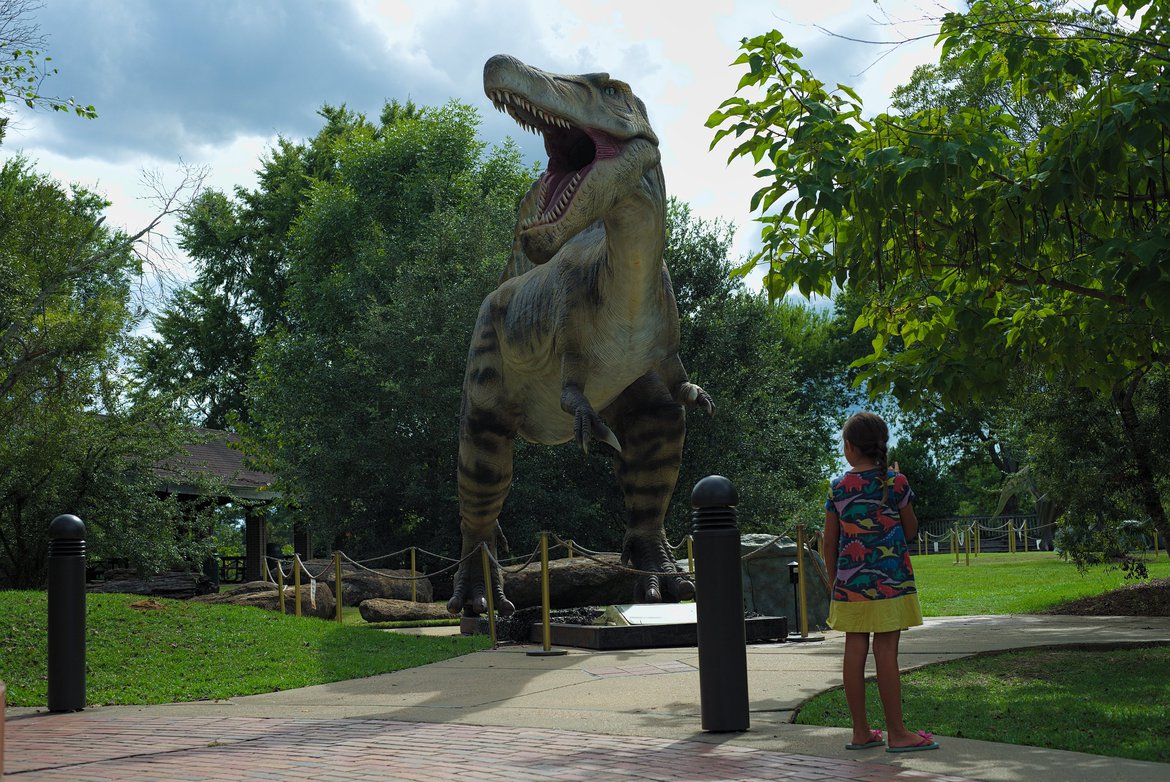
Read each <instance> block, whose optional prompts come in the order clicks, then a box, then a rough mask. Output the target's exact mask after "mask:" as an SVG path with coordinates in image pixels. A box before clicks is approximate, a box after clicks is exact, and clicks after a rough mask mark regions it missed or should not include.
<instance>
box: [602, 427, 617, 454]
mask: <svg viewBox="0 0 1170 782" xmlns="http://www.w3.org/2000/svg"><path fill="white" fill-rule="evenodd" d="M602 428H603V429H605V433H604V434H603V435H602V438H601V439H602V441H603V442H605V444H606V445H608V446H609V447H610V448H612V449H614V450H615V451H617V452H618V453H621V452H622V444H621V443H619V442H618V439H617V435H615V434H614V433H613V432H612V431H611V430H610V428H609V427H608V426H604V425H603V426H602Z"/></svg>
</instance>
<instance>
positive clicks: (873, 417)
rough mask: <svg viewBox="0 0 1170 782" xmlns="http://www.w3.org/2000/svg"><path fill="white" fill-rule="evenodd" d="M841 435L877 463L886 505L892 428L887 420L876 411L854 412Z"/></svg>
mask: <svg viewBox="0 0 1170 782" xmlns="http://www.w3.org/2000/svg"><path fill="white" fill-rule="evenodd" d="M841 436H842V437H844V438H845V439H846V440H848V441H849V442H851V443H852V444H853V447H854V448H856V449H857V450H858V451H860V452H861V455H862V456H864V457H866V458H867V459H873V460H874V462H876V463H877V466H878V474H879V475H881V481H882V505H885V504H886V499H887V497H888V496H889V492H890V482H889V480H888V476H889V461H888V458H887V455H886V449H887V447H888V446H887V443H888V442H889V439H890V429H889V427H888V426H886V422H885V421H883V420H882V418H881V416H879V415H878V414H876V413H854V414H853V415H851V416H850V417H849V420H848V421H846V422H845V427H844V428H843V429H842V430H841Z"/></svg>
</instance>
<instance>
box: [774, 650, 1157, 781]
mask: <svg viewBox="0 0 1170 782" xmlns="http://www.w3.org/2000/svg"><path fill="white" fill-rule="evenodd" d="M1167 671H1170V646H1161V647H1150V648H1139V649H1113V650H1101V651H1086V650H1083V649H1069V650H1054V649H1035V650H1026V651H1018V652H1004V653H1000V654H993V655H980V656H978V657H967V658H963V659H961V660H953V661H951V662H947V663H939V664H937V665H930V666H927V667H925V668H918V669H915V670H913V671H909V672H907V673H904V674H903V675H902V696H903V703H904V706H905V712H906V721H907V725H908V726H909V727H910V728H911V729H912V730H929V731H932V732H934V733H938V734H939V735H942V736H957V737H962V738H969V739H980V740H982V741H999V742H1003V743H1006V744H1023V745H1027V746H1032V747H1046V748H1049V749H1064V750H1072V751H1076V752H1088V753H1091V754H1094V755H1109V756H1112V757H1120V758H1133V759H1135V760H1152V761H1157V762H1160V763H1170V728H1168V727H1167V722H1166V715H1167V714H1170V677H1167V674H1166V672H1167ZM866 709H867V711H868V714H869V719H870V722H871V724H872V725H873V726H874V727H881V726H883V725H884V724H885V719H884V718H883V717H882V710H881V701H880V700H879V699H878V693H877V685H876V683H874V682H873V681H869V682H867V684H866ZM796 721H797V722H798V723H801V724H804V725H830V726H836V727H842V728H846V727H849V725H850V723H849V710H848V707H847V706H846V704H845V693H844V691H843V690H840V689H837V690H831V691H829V692H827V693H822V694H820V695H817V696H816V697H814V698H813V699H812V700H810V701H808V702H807V703H806V704H805V705H804V706H802V707H801V709H800V712H799V714H798V715H797V720H796ZM944 748H945V744H944Z"/></svg>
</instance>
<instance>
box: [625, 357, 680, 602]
mask: <svg viewBox="0 0 1170 782" xmlns="http://www.w3.org/2000/svg"><path fill="white" fill-rule="evenodd" d="M605 415H606V418H607V420H609V421H612V422H613V424H614V430H615V433H616V434H617V436H618V439H619V440H620V441H621V443H622V450H621V452H620V453H618V454H617V455H616V456H615V457H614V460H613V463H614V472H615V473H616V474H617V479H618V484H619V485H620V487H621V490H622V496H623V497H624V498H625V504H626V510H627V512H628V513H629V516H628V519H627V521H626V535H625V540H624V541H623V544H622V562H628V563H631V566H632V567H634V568H636V569H638V570H649V571H655V572H657V573H677V572H678V567H677V566H676V565H675V563H674V555H673V553H672V552H671V550H670V547H669V544H668V543H667V541H666V530H665V529H664V528H663V523H664V521H665V519H666V510H667V508H668V506H669V505H670V498H671V495H672V494H673V493H674V486H675V484H676V483H677V482H678V470H679V464H680V462H681V461H682V450H683V440H684V438H685V435H686V412H685V410H684V409H683V407H682V405H679V404H678V403H676V402H675V401H674V400H673V399H672V398H671V396H670V392H669V391H668V390H667V388H666V386H665V385H664V384H663V382H662V381H661V380H660V379H659V377H658V376H657V375H656V374H654V373H649V374H647V375H644V376H643V377H641V378H639V379H638V380H637V381H635V382H634V383H633V384H632V385H631V386H630V387H629V388H627V389H626V390H625V391H624V392H623V393H622V395H621V397H619V398H618V400H617V401H615V402H614V404H613V405H611V406H610V407H609V408H607V409H606V411H605ZM694 594H695V587H694V584H692V583H691V582H690V581H688V580H687V579H686V578H683V577H682V576H676V575H663V576H657V575H654V576H641V577H639V579H638V586H637V588H636V591H635V594H634V600H635V602H646V603H658V602H662V601H667V602H677V601H679V600H687V599H689V598H691V597H693V596H694Z"/></svg>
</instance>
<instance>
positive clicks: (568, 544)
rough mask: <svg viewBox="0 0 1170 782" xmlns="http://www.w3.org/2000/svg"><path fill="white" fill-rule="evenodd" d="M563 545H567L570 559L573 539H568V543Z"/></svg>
mask: <svg viewBox="0 0 1170 782" xmlns="http://www.w3.org/2000/svg"><path fill="white" fill-rule="evenodd" d="M565 545H566V546H567V547H568V549H569V559H572V558H573V541H571V540H570V541H569V542H568V543H566V544H565Z"/></svg>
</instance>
